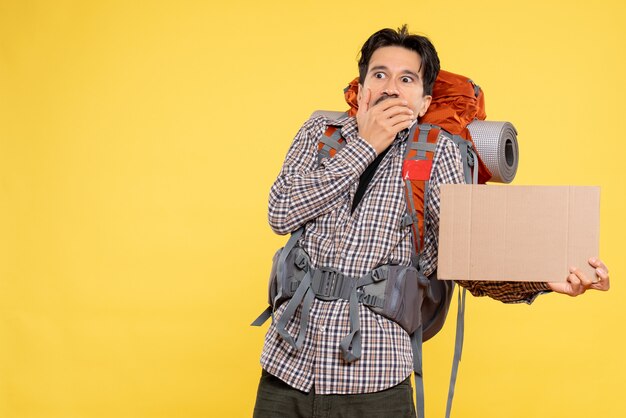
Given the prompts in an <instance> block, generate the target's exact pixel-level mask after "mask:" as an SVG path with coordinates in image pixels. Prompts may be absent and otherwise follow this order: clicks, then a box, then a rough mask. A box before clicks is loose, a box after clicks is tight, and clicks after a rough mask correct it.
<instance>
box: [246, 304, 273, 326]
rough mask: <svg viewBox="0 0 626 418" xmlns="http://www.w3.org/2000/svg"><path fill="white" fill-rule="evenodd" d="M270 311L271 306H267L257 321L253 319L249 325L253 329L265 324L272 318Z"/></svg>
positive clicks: (271, 309)
mask: <svg viewBox="0 0 626 418" xmlns="http://www.w3.org/2000/svg"><path fill="white" fill-rule="evenodd" d="M272 311H273V308H272V307H271V306H268V307H267V308H265V310H264V311H263V312H261V315H259V316H258V317H257V319H255V320H254V321H253V322H252V323H251V324H250V325H251V326H253V327H260V326H261V325H263V324H264V323H265V321H267V320H268V319H270V317H271V316H272Z"/></svg>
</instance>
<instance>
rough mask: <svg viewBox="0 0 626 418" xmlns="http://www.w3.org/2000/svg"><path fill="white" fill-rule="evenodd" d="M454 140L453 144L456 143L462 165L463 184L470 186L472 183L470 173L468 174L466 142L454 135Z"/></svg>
mask: <svg viewBox="0 0 626 418" xmlns="http://www.w3.org/2000/svg"><path fill="white" fill-rule="evenodd" d="M453 138H454V139H455V141H454V142H456V144H457V145H458V147H459V151H461V163H462V164H463V176H464V177H465V183H467V184H471V183H472V173H471V172H470V168H469V162H468V160H467V158H468V157H467V155H468V149H467V148H468V146H467V145H468V144H467V141H465V140H464V139H463V138H461V137H460V136H457V135H455V136H454V137H453Z"/></svg>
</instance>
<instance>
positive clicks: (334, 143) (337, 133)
mask: <svg viewBox="0 0 626 418" xmlns="http://www.w3.org/2000/svg"><path fill="white" fill-rule="evenodd" d="M345 144H346V141H345V139H344V138H343V137H342V136H341V128H340V127H339V126H333V125H329V126H328V127H327V128H326V131H325V132H324V134H323V135H322V137H321V138H320V140H319V143H318V147H317V163H318V164H319V163H321V162H322V159H324V158H332V157H334V156H335V153H336V152H337V151H339V150H340V149H341V148H343V147H344V145H345Z"/></svg>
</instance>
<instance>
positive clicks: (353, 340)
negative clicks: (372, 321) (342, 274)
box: [339, 287, 361, 363]
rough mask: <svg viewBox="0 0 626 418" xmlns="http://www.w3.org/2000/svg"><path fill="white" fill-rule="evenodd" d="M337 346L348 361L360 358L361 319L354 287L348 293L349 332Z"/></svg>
mask: <svg viewBox="0 0 626 418" xmlns="http://www.w3.org/2000/svg"><path fill="white" fill-rule="evenodd" d="M339 348H340V349H341V353H342V354H343V358H344V360H345V361H347V362H348V363H352V362H353V361H355V360H358V359H360V358H361V321H360V319H359V301H358V298H357V294H356V287H354V290H353V291H352V294H351V295H350V333H349V334H348V335H346V336H345V337H344V338H343V339H342V340H341V342H340V343H339Z"/></svg>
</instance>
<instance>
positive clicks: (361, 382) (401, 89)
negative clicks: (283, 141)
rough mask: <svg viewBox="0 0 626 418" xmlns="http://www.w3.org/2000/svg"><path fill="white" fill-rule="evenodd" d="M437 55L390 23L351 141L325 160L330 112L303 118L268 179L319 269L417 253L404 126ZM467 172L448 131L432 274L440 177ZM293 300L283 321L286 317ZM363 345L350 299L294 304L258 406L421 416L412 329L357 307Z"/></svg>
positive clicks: (438, 164) (436, 177)
mask: <svg viewBox="0 0 626 418" xmlns="http://www.w3.org/2000/svg"><path fill="white" fill-rule="evenodd" d="M438 71H439V58H438V57H437V53H436V51H435V48H434V47H433V45H432V44H431V42H430V41H429V40H428V39H427V38H425V37H422V36H418V35H411V34H409V33H408V31H407V28H406V26H404V27H402V28H400V29H398V30H397V31H394V30H392V29H383V30H381V31H379V32H376V33H375V34H373V35H372V36H371V37H370V38H369V39H368V40H367V41H366V42H365V44H364V45H363V48H362V49H361V56H360V59H359V93H358V104H359V110H358V113H357V116H356V118H345V119H343V120H341V121H339V123H338V124H339V125H341V128H340V129H341V134H342V137H343V138H344V139H345V141H346V145H345V146H344V147H343V148H342V149H341V150H340V151H338V152H337V153H336V155H335V156H334V157H333V158H327V159H323V160H322V161H321V163H318V143H319V139H320V138H321V136H322V135H323V134H324V132H325V131H326V128H327V126H328V124H329V121H328V120H327V119H325V118H323V117H318V118H313V119H311V120H309V121H307V122H306V123H305V124H304V125H303V126H302V128H301V129H300V131H299V132H298V134H297V135H296V137H295V139H294V141H293V144H292V145H291V148H290V149H289V152H288V154H287V157H286V159H285V162H284V164H283V167H282V170H281V172H280V174H279V176H278V178H277V179H276V182H275V183H274V185H273V186H272V189H271V192H270V200H269V222H270V225H271V227H272V228H273V230H274V231H275V232H277V233H279V234H287V233H290V232H293V231H295V230H297V229H299V228H300V227H304V232H303V234H302V236H301V237H300V239H299V245H300V246H301V247H302V248H303V249H304V250H305V251H306V253H307V254H308V255H309V257H310V260H311V265H312V266H313V267H315V268H319V267H321V266H324V267H328V268H333V269H335V270H336V271H338V272H340V273H342V274H344V275H346V276H349V277H361V276H363V275H365V274H367V273H368V272H370V271H372V270H373V269H374V268H376V267H377V266H380V265H383V264H389V263H394V264H400V265H409V264H410V263H411V251H412V249H411V235H410V231H409V227H407V226H403V225H402V218H403V216H404V214H405V212H406V203H405V200H404V185H403V182H402V179H401V168H402V162H403V155H404V149H405V146H406V143H407V136H408V128H410V127H411V125H412V124H413V123H416V121H417V120H418V119H419V117H420V116H422V115H424V113H425V112H426V110H427V109H428V106H429V104H430V101H431V94H432V89H433V85H434V82H435V79H436V77H437V73H438ZM462 182H464V177H463V170H462V165H461V157H460V153H459V150H458V148H457V147H456V145H455V144H454V143H453V142H452V141H450V140H448V139H447V138H444V137H441V138H440V140H439V142H438V144H437V148H436V151H435V155H434V159H433V168H432V171H431V180H430V189H429V194H428V195H427V196H426V201H427V202H428V204H427V206H426V207H425V223H426V228H425V230H426V234H425V237H424V248H423V250H422V252H421V257H420V265H421V269H422V271H423V272H424V274H425V275H427V276H428V275H430V274H432V273H433V272H434V271H435V270H436V266H437V247H436V242H437V239H436V238H437V234H438V228H439V186H440V184H442V183H462ZM590 264H591V265H592V266H594V267H596V268H597V275H598V277H597V278H593V280H592V279H591V278H587V277H585V276H584V275H583V274H582V273H581V272H580V271H578V270H577V269H573V270H572V274H571V275H570V276H569V277H568V281H567V282H566V283H557V284H549V283H532V282H531V283H527V282H524V283H521V282H498V283H494V282H460V283H459V284H461V285H462V286H465V287H467V288H468V289H469V290H470V291H471V292H472V294H474V295H476V296H483V295H488V296H491V297H493V298H495V299H498V300H501V301H503V302H527V303H531V302H532V301H533V300H534V298H535V297H536V296H537V295H538V294H540V293H543V292H546V291H550V290H552V291H556V292H560V293H566V294H569V295H572V296H575V295H578V294H581V293H583V292H584V291H585V290H587V289H598V290H607V289H608V287H609V277H608V273H607V268H606V266H604V264H603V263H602V262H601V261H600V260H596V259H592V260H590ZM286 305H287V304H286V303H284V304H283V305H281V306H280V307H279V308H278V309H277V311H276V314H275V319H278V318H280V317H281V315H282V313H283V312H284V310H285V307H286ZM358 311H359V312H358V314H359V319H360V336H361V343H362V351H361V356H360V358H359V359H357V360H355V361H350V362H348V361H346V360H345V357H344V356H343V355H342V351H341V349H340V344H341V341H342V339H343V338H344V337H345V336H346V335H347V334H349V333H350V322H349V303H348V301H346V300H342V299H339V300H335V301H324V300H320V299H315V300H314V301H313V303H312V306H311V308H310V311H309V312H308V313H306V312H305V313H302V312H301V309H300V308H298V310H297V311H296V312H295V315H294V317H293V319H291V320H290V322H289V323H288V325H287V327H286V329H287V331H288V332H289V333H290V334H291V335H295V334H297V332H298V330H299V329H300V322H301V320H302V319H303V316H305V315H306V316H307V317H308V326H307V327H306V334H305V335H304V340H303V342H302V347H301V348H300V349H298V350H297V349H295V348H294V347H292V345H290V344H289V343H288V342H287V341H285V339H283V338H282V337H281V336H280V335H279V334H278V332H277V330H276V326H275V323H274V324H272V326H270V329H269V331H268V333H267V335H266V339H265V346H264V348H263V353H262V356H261V365H262V367H263V373H262V376H261V381H260V383H259V388H258V394H257V401H256V406H255V410H254V416H255V417H257V418H264V417H317V416H323V417H333V416H341V417H359V418H361V417H414V416H415V410H414V406H413V398H412V390H411V384H410V375H411V373H412V370H413V362H412V351H411V342H410V339H409V335H408V334H407V332H406V331H404V329H403V328H401V327H400V326H399V325H398V324H397V323H395V322H393V321H391V320H389V319H386V318H384V317H382V316H380V315H377V314H376V313H374V312H373V311H371V310H370V309H369V308H367V307H365V306H364V305H362V304H359V306H358Z"/></svg>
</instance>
